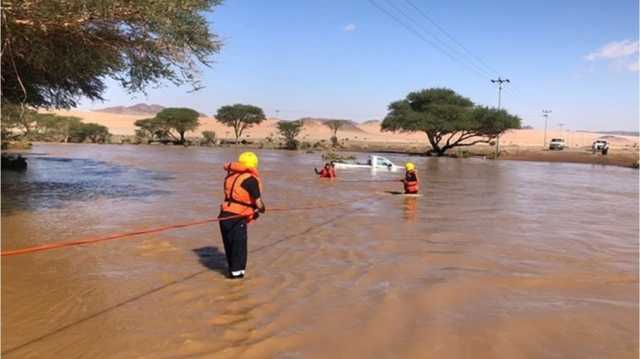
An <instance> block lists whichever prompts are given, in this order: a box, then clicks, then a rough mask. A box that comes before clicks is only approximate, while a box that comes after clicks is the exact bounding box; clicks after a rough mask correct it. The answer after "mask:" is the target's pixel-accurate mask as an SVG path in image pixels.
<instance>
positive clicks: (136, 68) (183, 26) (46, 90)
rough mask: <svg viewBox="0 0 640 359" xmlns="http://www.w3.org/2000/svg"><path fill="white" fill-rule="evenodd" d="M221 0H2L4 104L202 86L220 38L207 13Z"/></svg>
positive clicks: (45, 103)
mask: <svg viewBox="0 0 640 359" xmlns="http://www.w3.org/2000/svg"><path fill="white" fill-rule="evenodd" d="M220 3H221V0H165V1H157V0H136V1H129V0H111V1H106V0H83V1H77V0H33V1H25V0H22V1H3V2H2V48H1V51H0V52H1V54H2V55H1V62H2V103H3V107H4V105H5V104H16V105H21V106H23V107H25V106H27V107H56V108H60V107H63V108H68V107H73V106H75V105H76V104H77V101H78V100H79V98H80V97H86V98H89V99H91V100H101V99H102V94H103V93H104V90H105V87H106V85H105V81H106V79H107V78H111V79H114V80H116V81H117V82H119V83H120V84H121V85H122V86H123V87H124V88H125V89H127V90H129V91H130V92H138V91H144V89H145V88H146V87H147V86H149V85H152V84H155V83H158V82H159V81H161V80H165V79H167V80H169V81H171V82H173V83H174V84H177V85H181V84H185V83H188V84H191V85H192V86H193V87H194V88H198V87H199V86H200V85H199V82H198V66H197V65H198V64H204V65H206V66H208V65H210V63H211V57H212V56H213V55H214V54H215V53H217V52H219V50H220V47H221V42H220V41H219V39H218V37H217V35H215V34H214V33H212V32H210V31H209V24H208V23H207V20H206V18H205V12H206V11H210V10H211V9H212V8H213V7H215V6H217V5H219V4H220Z"/></svg>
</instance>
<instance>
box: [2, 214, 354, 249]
mask: <svg viewBox="0 0 640 359" xmlns="http://www.w3.org/2000/svg"><path fill="white" fill-rule="evenodd" d="M340 204H341V203H337V204H334V205H328V206H309V207H298V208H271V209H269V212H285V211H297V210H312V209H322V208H330V207H336V206H339V205H340ZM248 216H250V214H249V215H246V214H242V215H237V216H229V217H224V218H208V219H203V220H200V221H195V222H187V223H178V224H173V225H170V226H164V227H157V228H150V229H145V230H140V231H134V232H126V233H118V234H112V235H110V236H107V237H100V238H89V239H81V240H75V241H63V242H55V243H48V244H41V245H38V246H33V247H27V248H21V249H14V250H10V251H2V252H0V256H2V257H5V256H15V255H19V254H26V253H33V252H40V251H46V250H50V249H56V248H62V247H70V246H78V245H82V244H89V243H96V242H102V241H110V240H115V239H123V238H129V237H135V236H139V235H141V234H149V233H158V232H164V231H168V230H171V229H176V228H185V227H191V226H197V225H201V224H206V223H211V222H219V221H221V220H223V219H234V218H242V217H248Z"/></svg>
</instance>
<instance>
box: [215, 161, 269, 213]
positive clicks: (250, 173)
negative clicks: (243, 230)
mask: <svg viewBox="0 0 640 359" xmlns="http://www.w3.org/2000/svg"><path fill="white" fill-rule="evenodd" d="M224 169H225V170H226V171H227V177H226V178H225V179H224V201H223V202H222V204H221V205H220V209H221V210H222V211H224V212H230V213H235V214H247V215H249V214H252V213H253V211H254V209H255V208H256V199H255V198H251V195H250V194H249V192H247V191H246V190H245V189H244V188H242V183H243V182H244V181H246V180H247V179H249V178H251V177H255V179H256V180H257V181H258V187H259V188H260V193H262V181H261V180H260V176H259V174H258V171H257V170H255V169H253V168H248V167H245V166H243V165H241V164H240V163H238V162H233V163H226V164H225V165H224ZM252 219H253V216H248V217H247V222H251V220H252Z"/></svg>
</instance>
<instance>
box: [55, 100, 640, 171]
mask: <svg viewBox="0 0 640 359" xmlns="http://www.w3.org/2000/svg"><path fill="white" fill-rule="evenodd" d="M57 113H58V114H60V115H65V116H77V117H80V118H82V119H83V120H84V121H85V122H95V123H99V124H101V125H104V126H107V127H108V128H109V131H110V132H111V133H112V134H114V135H120V136H132V135H134V133H135V129H136V127H135V125H134V122H135V121H136V120H139V119H142V118H147V117H150V115H124V114H113V113H105V112H91V111H57ZM277 122H278V120H277V119H274V118H270V119H268V120H266V121H264V122H263V123H261V124H260V125H258V126H254V127H252V128H250V129H248V130H247V131H246V132H245V134H243V136H242V138H243V139H245V140H247V141H250V142H264V141H274V140H275V141H277V140H278V131H277V129H276V124H277ZM203 131H214V132H215V133H216V135H217V137H218V138H221V139H232V138H233V131H232V129H231V128H229V127H225V126H223V125H222V124H220V123H218V122H217V121H216V120H215V119H214V118H213V117H201V118H200V126H199V128H198V129H197V130H196V131H193V132H190V133H188V134H187V135H188V136H191V137H199V136H201V135H202V132H203ZM330 137H331V131H330V129H329V128H328V127H327V126H325V125H324V124H322V123H321V122H319V121H306V122H305V126H304V128H303V131H302V133H301V135H300V136H299V139H300V141H302V142H307V143H309V144H311V145H313V144H314V143H316V142H319V141H328V140H329V138H330ZM338 137H339V138H340V141H341V144H342V145H343V147H344V149H346V150H352V151H382V152H384V151H390V152H408V153H424V152H425V151H426V150H427V148H428V147H427V140H426V136H425V135H424V134H423V133H390V132H382V131H381V130H380V122H378V121H368V122H366V123H361V124H356V125H355V126H352V127H350V128H348V129H344V130H340V131H338ZM546 137H547V141H549V140H550V139H551V138H556V137H560V138H564V139H565V141H566V142H567V144H568V145H569V149H567V150H565V151H548V150H547V149H546V148H544V147H543V143H544V141H545V133H544V131H543V130H538V129H522V130H512V131H508V132H506V133H505V134H504V135H503V136H501V141H500V143H501V145H502V147H501V150H502V152H501V157H500V158H501V159H511V160H525V161H550V162H576V163H594V164H609V165H620V166H627V167H631V166H634V165H635V164H637V163H638V157H639V156H638V141H639V139H638V137H633V136H619V135H607V134H601V133H592V132H582V131H563V130H558V129H551V130H549V131H547V135H546ZM598 138H604V139H606V140H607V141H608V142H609V144H610V148H611V150H610V152H609V155H608V156H606V157H603V156H595V155H592V154H591V152H590V146H591V143H592V142H593V141H594V140H595V139H598ZM492 152H493V148H492V147H490V146H488V145H479V146H473V147H468V148H467V147H465V148H461V149H460V150H458V149H456V150H453V151H452V153H453V154H454V155H456V154H457V155H459V156H461V157H464V156H468V155H481V156H482V155H489V156H490V155H491V153H492Z"/></svg>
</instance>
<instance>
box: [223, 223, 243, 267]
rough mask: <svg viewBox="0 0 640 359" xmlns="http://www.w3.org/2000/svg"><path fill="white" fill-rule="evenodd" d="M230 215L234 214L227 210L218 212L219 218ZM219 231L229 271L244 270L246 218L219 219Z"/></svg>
mask: <svg viewBox="0 0 640 359" xmlns="http://www.w3.org/2000/svg"><path fill="white" fill-rule="evenodd" d="M230 216H235V214H233V213H228V212H222V213H221V214H220V218H224V217H230ZM220 233H221V234H222V242H223V243H224V253H225V254H226V256H227V264H228V265H229V272H237V271H241V270H245V268H246V267H247V219H246V218H234V219H227V220H222V221H220ZM229 274H231V273H229Z"/></svg>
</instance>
